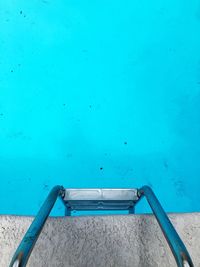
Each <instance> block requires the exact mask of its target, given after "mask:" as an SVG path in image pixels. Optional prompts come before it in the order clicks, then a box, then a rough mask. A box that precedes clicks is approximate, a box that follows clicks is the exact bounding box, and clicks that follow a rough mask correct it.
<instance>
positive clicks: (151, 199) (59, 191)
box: [9, 186, 194, 267]
mask: <svg viewBox="0 0 200 267" xmlns="http://www.w3.org/2000/svg"><path fill="white" fill-rule="evenodd" d="M137 193H138V200H137V201H136V202H135V204H136V203H138V201H139V200H140V199H141V198H142V197H143V196H145V197H146V199H147V201H148V203H149V205H150V207H151V209H152V211H153V213H154V215H155V217H156V219H157V221H158V223H159V225H160V227H161V229H162V232H163V234H164V236H165V238H166V240H167V242H168V244H169V246H170V248H171V251H172V253H173V255H174V257H175V260H176V263H177V266H178V267H194V265H193V263H192V260H191V258H190V255H189V253H188V251H187V249H186V247H185V245H184V244H183V242H182V240H181V239H180V237H179V235H178V233H177V232H176V230H175V228H174V227H173V225H172V223H171V222H170V220H169V218H168V216H167V214H166V213H165V211H164V210H163V208H162V206H161V204H160V202H159V201H158V199H157V197H156V196H155V194H154V192H153V191H152V189H151V188H150V187H149V186H143V187H142V188H140V189H138V190H137ZM59 196H60V197H61V199H62V200H63V199H64V196H65V189H64V188H63V187H62V186H55V187H54V188H53V189H52V190H51V192H50V193H49V195H48V197H47V198H46V200H45V202H44V204H43V205H42V207H41V208H40V210H39V212H38V214H37V215H36V217H35V219H34V220H33V222H32V224H31V225H30V227H29V229H28V231H27V232H26V234H25V236H24V238H23V239H22V241H21V243H20V245H19V247H18V248H17V250H16V252H15V254H14V256H13V258H12V261H11V263H10V265H9V267H25V266H26V263H27V261H28V259H29V257H30V254H31V252H32V250H33V248H34V245H35V243H36V241H37V239H38V237H39V235H40V233H41V231H42V229H43V226H44V224H45V222H46V220H47V218H48V216H49V214H50V212H51V210H52V208H53V206H54V204H55V202H56V200H57V198H58V197H59ZM64 204H65V203H64Z"/></svg>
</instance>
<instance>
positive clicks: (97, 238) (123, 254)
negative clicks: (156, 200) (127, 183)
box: [0, 213, 200, 267]
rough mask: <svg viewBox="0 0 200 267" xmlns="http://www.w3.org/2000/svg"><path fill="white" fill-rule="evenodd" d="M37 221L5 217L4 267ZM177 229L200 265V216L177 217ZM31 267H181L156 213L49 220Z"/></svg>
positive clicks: (0, 232)
mask: <svg viewBox="0 0 200 267" xmlns="http://www.w3.org/2000/svg"><path fill="white" fill-rule="evenodd" d="M32 219H33V218H31V217H15V216H0V266H1V267H6V266H8V264H9V261H10V259H11V256H12V255H13V253H14V251H15V249H16V247H17V245H18V243H19V242H20V240H21V238H22V236H23V234H24V233H25V231H26V230H27V228H28V226H29V225H30V223H31V221H32ZM170 219H171V220H172V222H173V224H174V226H175V228H176V229H177V231H178V233H179V234H180V236H181V238H182V239H183V241H184V242H185V244H186V246H187V248H188V250H189V252H190V254H191V256H192V258H193V261H194V264H195V267H200V249H199V246H200V214H199V213H193V214H171V215H170ZM28 266H30V267H33V266H34V267H37V266H38V267H40V266H41V267H57V266H59V267H76V266H77V267H80V266H81V267H93V266H98V267H118V266H119V267H129V266H130V267H133V266H141V267H156V266H161V267H169V266H172V267H175V266H176V264H175V261H174V259H173V256H172V254H171V252H170V250H169V247H168V245H167V243H166V241H165V239H164V237H163V235H162V233H161V230H160V229H159V226H158V224H157V222H156V221H155V218H154V217H153V216H151V215H129V216H97V217H89V216H88V217H71V218H49V219H48V221H47V223H46V225H45V227H44V229H43V231H42V233H41V236H40V237H39V239H38V242H37V244H36V247H35V249H34V250H33V253H32V255H31V257H30V260H29V263H28Z"/></svg>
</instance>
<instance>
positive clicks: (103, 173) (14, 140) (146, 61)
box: [0, 0, 200, 215]
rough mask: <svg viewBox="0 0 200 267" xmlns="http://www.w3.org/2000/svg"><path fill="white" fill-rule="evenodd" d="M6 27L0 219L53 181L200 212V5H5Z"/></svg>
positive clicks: (0, 34) (1, 41) (0, 73)
mask: <svg viewBox="0 0 200 267" xmlns="http://www.w3.org/2000/svg"><path fill="white" fill-rule="evenodd" d="M0 21H1V27H0V177H1V185H0V203H1V205H0V213H1V214H2V213H4V214H25V215H30V214H35V213H36V211H37V210H38V208H39V206H40V205H41V203H42V201H43V200H44V198H45V196H46V195H47V193H48V191H49V190H50V189H51V187H53V186H54V185H55V184H63V185H64V186H66V187H140V186H142V185H144V184H147V185H150V186H152V188H153V189H154V191H155V192H156V194H157V196H158V197H159V199H160V200H161V203H162V204H163V206H164V208H165V209H166V210H167V211H177V212H180V211H181V212H183V211H184V212H186V211H200V206H199V203H200V196H199V188H200V180H199V177H200V164H199V162H200V138H199V136H200V49H199V48H200V4H199V1H181V0H175V1H172V0H170V1H155V0H154V1H147V0H140V1H131V0H128V1H125V2H124V1H116V0H115V1H104V0H103V1H88V0H87V1H79V0H77V1H69V0H67V1H64V0H58V1H50V0H43V1H42V0H41V1H39V0H37V1H36V0H35V1H31V2H30V1H25V0H23V1H22V0H19V1H11V0H7V1H1V2H0ZM61 208H62V206H60V205H58V206H57V207H56V209H55V214H59V213H60V209H61ZM144 210H145V208H144V207H142V206H141V211H144Z"/></svg>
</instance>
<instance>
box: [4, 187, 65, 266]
mask: <svg viewBox="0 0 200 267" xmlns="http://www.w3.org/2000/svg"><path fill="white" fill-rule="evenodd" d="M63 194H64V188H63V187H62V186H59V185H58V186H55V187H53V189H52V190H51V192H50V193H49V195H48V197H47V198H46V200H45V202H44V204H43V205H42V207H41V208H40V210H39V212H38V214H37V216H36V217H35V219H34V220H33V222H32V224H31V225H30V227H29V229H28V231H27V232H26V234H25V236H24V238H23V239H22V241H21V243H20V245H19V247H18V248H17V250H16V252H15V254H14V256H13V258H12V261H11V263H10V265H9V266H10V267H24V266H26V263H27V261H28V259H29V256H30V254H31V252H32V250H33V248H34V245H35V243H36V241H37V239H38V237H39V235H40V233H41V231H42V228H43V226H44V224H45V222H46V220H47V218H48V216H49V214H50V212H51V210H52V208H53V206H54V204H55V202H56V200H57V198H58V196H62V195H63Z"/></svg>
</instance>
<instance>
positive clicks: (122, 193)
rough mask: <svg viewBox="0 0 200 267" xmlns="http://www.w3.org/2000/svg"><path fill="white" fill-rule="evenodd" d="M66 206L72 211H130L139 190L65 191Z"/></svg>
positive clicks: (95, 189) (89, 189) (92, 189)
mask: <svg viewBox="0 0 200 267" xmlns="http://www.w3.org/2000/svg"><path fill="white" fill-rule="evenodd" d="M63 200H64V203H65V206H66V207H67V208H68V209H71V210H129V209H131V208H133V206H134V204H135V202H137V200H138V195H137V189H135V188H133V189H107V188H103V189H100V188H86V189H65V196H64V198H63Z"/></svg>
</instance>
